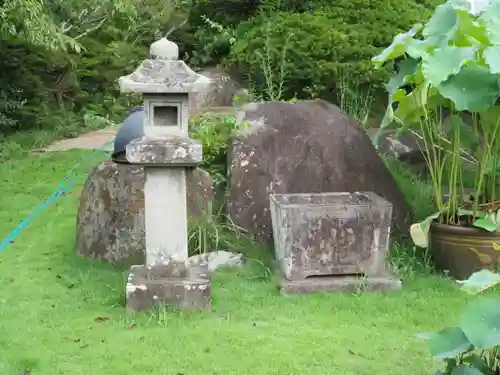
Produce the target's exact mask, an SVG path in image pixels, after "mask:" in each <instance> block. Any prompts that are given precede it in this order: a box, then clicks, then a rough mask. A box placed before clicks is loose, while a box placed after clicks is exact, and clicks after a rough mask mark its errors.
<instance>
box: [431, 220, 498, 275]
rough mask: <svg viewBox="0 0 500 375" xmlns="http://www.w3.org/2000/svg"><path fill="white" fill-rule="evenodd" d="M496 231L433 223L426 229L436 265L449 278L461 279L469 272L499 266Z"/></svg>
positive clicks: (469, 273)
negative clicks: (444, 271)
mask: <svg viewBox="0 0 500 375" xmlns="http://www.w3.org/2000/svg"><path fill="white" fill-rule="evenodd" d="M495 243H496V244H500V232H498V231H497V232H493V233H492V232H487V231H485V230H482V229H478V228H470V227H458V226H453V225H447V224H439V223H433V224H432V225H431V228H430V250H431V254H432V255H433V257H434V260H435V262H436V266H437V267H438V268H440V269H442V270H447V271H449V274H450V276H452V277H454V278H456V279H459V280H465V279H467V278H468V277H469V276H470V275H471V274H472V273H474V272H476V271H480V270H482V269H485V268H495V267H498V266H499V265H500V251H498V250H495V249H494V248H493V244H495Z"/></svg>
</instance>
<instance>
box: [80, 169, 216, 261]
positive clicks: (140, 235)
mask: <svg viewBox="0 0 500 375" xmlns="http://www.w3.org/2000/svg"><path fill="white" fill-rule="evenodd" d="M144 180H145V179H144V168H142V167H139V166H134V165H130V164H118V163H115V162H113V161H111V160H109V161H105V162H103V163H101V164H99V165H97V166H96V167H95V168H94V169H93V171H92V172H91V173H90V175H89V176H88V178H87V181H86V183H85V186H84V188H83V191H82V194H81V197H80V206H79V209H78V217H77V252H78V255H80V256H83V257H88V258H97V259H102V260H106V261H108V262H111V263H117V264H123V265H128V266H130V265H134V264H143V263H144V261H145V237H144V233H145V232H144ZM186 183H187V192H188V194H187V209H188V215H201V214H204V213H209V210H210V209H211V201H212V198H213V191H212V178H211V177H210V174H209V173H208V172H206V171H204V170H202V169H199V168H196V169H188V170H187V173H186Z"/></svg>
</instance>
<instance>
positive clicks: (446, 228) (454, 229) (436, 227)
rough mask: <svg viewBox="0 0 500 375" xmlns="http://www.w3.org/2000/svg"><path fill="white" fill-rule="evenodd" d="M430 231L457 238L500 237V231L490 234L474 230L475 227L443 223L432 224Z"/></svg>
mask: <svg viewBox="0 0 500 375" xmlns="http://www.w3.org/2000/svg"><path fill="white" fill-rule="evenodd" d="M430 230H431V231H432V232H435V233H448V234H452V235H453V234H454V235H457V236H461V235H462V236H463V235H474V236H480V237H500V231H498V230H497V231H496V232H488V231H486V230H484V229H480V228H474V227H459V226H456V225H450V224H442V223H436V222H434V223H432V224H431V227H430Z"/></svg>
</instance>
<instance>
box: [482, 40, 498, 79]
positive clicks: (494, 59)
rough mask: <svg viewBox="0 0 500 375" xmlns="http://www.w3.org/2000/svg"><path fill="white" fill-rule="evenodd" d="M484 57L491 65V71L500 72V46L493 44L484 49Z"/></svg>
mask: <svg viewBox="0 0 500 375" xmlns="http://www.w3.org/2000/svg"><path fill="white" fill-rule="evenodd" d="M484 59H485V60H486V63H487V64H488V65H489V66H490V72H491V73H493V74H499V73H500V46H491V47H488V48H486V49H485V50H484Z"/></svg>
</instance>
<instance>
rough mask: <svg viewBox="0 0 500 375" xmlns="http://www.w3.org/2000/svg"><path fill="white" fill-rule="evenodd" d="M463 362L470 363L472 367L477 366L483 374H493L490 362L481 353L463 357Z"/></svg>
mask: <svg viewBox="0 0 500 375" xmlns="http://www.w3.org/2000/svg"><path fill="white" fill-rule="evenodd" d="M462 362H463V363H468V364H470V366H471V367H474V368H477V369H478V370H479V371H481V373H483V374H492V371H491V369H490V367H489V366H488V363H487V362H486V361H485V360H484V358H482V357H481V356H480V355H478V354H476V353H472V354H470V355H467V356H465V357H463V358H462Z"/></svg>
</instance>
